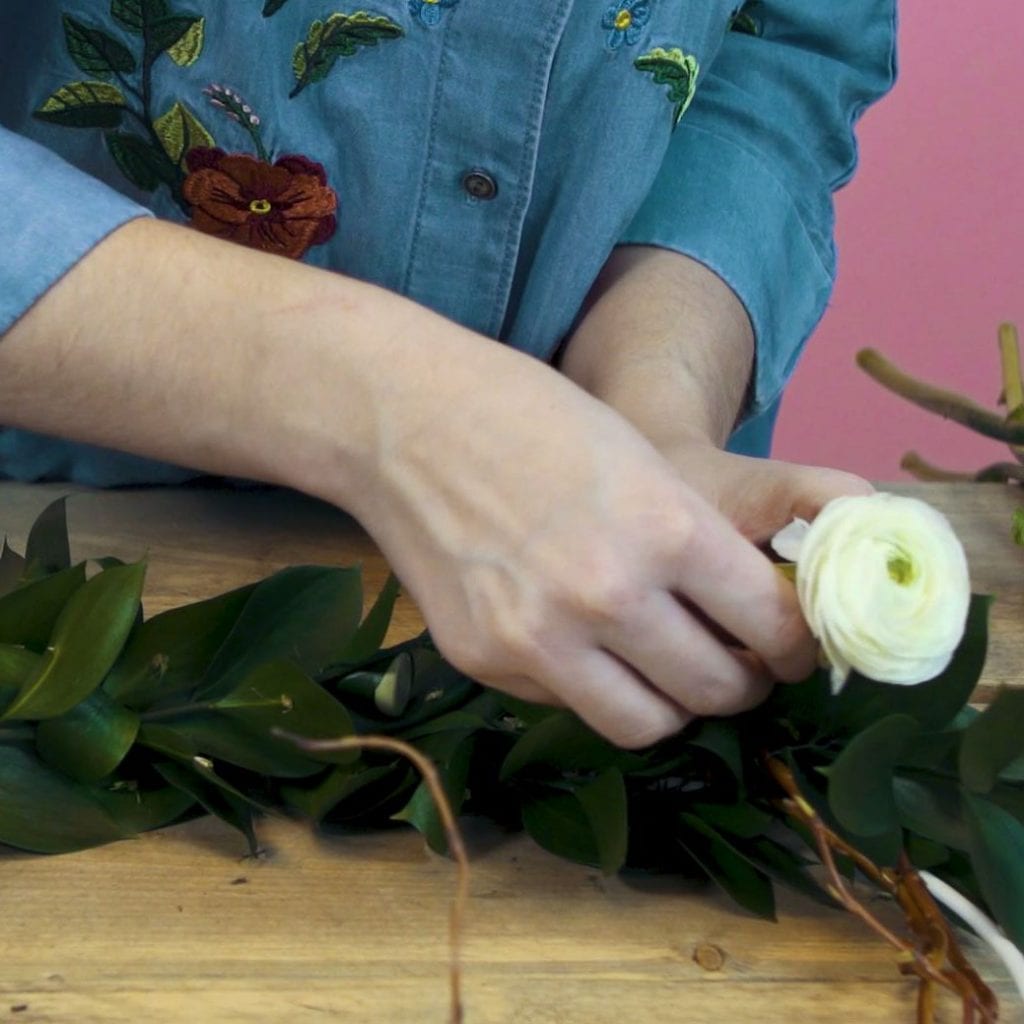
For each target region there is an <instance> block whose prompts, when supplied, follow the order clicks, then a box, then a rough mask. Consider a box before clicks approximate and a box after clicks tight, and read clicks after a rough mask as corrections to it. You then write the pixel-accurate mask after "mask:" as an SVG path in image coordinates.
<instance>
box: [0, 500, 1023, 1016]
mask: <svg viewBox="0 0 1024 1024" xmlns="http://www.w3.org/2000/svg"><path fill="white" fill-rule="evenodd" d="M886 486H887V487H890V489H898V490H900V491H903V492H907V493H915V494H923V495H925V496H927V497H928V498H929V500H931V501H932V502H933V503H934V504H935V505H937V506H938V507H939V508H941V509H942V510H943V511H945V512H946V513H947V514H948V515H949V516H950V518H951V519H952V520H953V521H954V524H955V526H956V528H957V530H958V532H959V533H960V535H961V537H962V538H963V540H964V542H965V546H966V547H967V549H968V555H969V559H970V562H971V567H972V575H973V579H974V586H975V589H976V590H984V591H987V592H990V593H994V594H996V596H997V598H998V600H997V603H996V606H995V609H994V616H993V635H992V645H991V654H990V657H989V662H988V666H987V668H986V672H985V676H984V680H983V682H984V689H985V690H986V691H991V689H992V688H993V687H995V686H997V685H1000V684H1003V683H1011V684H1017V683H1019V682H1020V679H1019V675H1020V672H1019V666H1020V664H1021V659H1022V653H1024V634H1022V630H1021V623H1022V622H1024V618H1022V615H1024V585H1022V584H1021V582H1020V579H1021V575H1022V573H1021V570H1022V569H1024V551H1020V550H1019V549H1017V548H1015V547H1014V545H1013V544H1012V542H1011V540H1010V538H1009V519H1010V514H1011V512H1012V509H1013V508H1014V507H1015V505H1016V499H1015V496H1014V495H1015V492H1014V491H1011V490H1010V489H1008V488H1003V487H1000V486H996V485H992V486H979V485H964V486H960V485H956V486H947V485H901V486H899V487H898V488H897V487H893V486H892V485H886ZM68 490H69V488H67V487H57V488H55V487H24V486H19V485H13V484H3V485H0V531H3V532H6V533H7V534H8V536H9V537H10V538H11V541H12V543H14V545H15V546H16V547H20V546H21V545H22V544H23V541H24V537H25V533H26V531H27V528H28V526H29V524H30V523H31V521H32V519H33V517H34V516H35V515H36V514H37V513H38V511H39V510H40V509H41V508H42V507H43V506H44V505H45V504H46V503H47V501H49V500H50V499H51V498H52V497H53V496H54V495H55V494H58V493H66V492H68ZM68 514H69V522H70V527H71V531H72V553H73V554H74V555H75V556H76V557H85V556H89V555H101V554H116V555H119V556H121V557H124V558H132V559H134V558H138V557H139V556H140V555H142V554H144V553H145V554H148V558H149V565H150V568H149V575H148V581H147V589H146V612H147V614H148V615H151V614H155V613H156V612H158V611H160V610H162V609H165V608H168V607H173V606H175V605H178V604H181V603H183V602H186V601H193V600H197V599H200V598H203V597H208V596H211V595H213V594H215V593H218V592H221V591H223V590H227V589H229V588H231V587H234V586H237V585H240V584H242V583H245V582H249V581H252V580H254V579H257V578H260V577H262V576H264V575H266V574H268V573H270V572H272V571H274V570H276V569H278V568H281V567H283V566H285V565H290V564H296V563H331V564H352V563H353V562H356V561H359V562H362V564H363V566H364V571H365V577H366V581H367V591H368V594H369V595H371V596H372V594H373V593H374V592H375V591H376V589H377V588H379V586H380V584H381V582H382V581H383V579H384V575H385V572H386V568H385V566H384V565H383V563H382V562H381V560H380V558H379V556H377V554H376V552H375V550H374V548H373V545H372V543H371V542H370V541H369V540H368V539H367V538H366V537H365V536H364V535H363V534H361V533H360V532H359V531H358V530H357V528H356V527H355V526H354V524H353V523H352V522H351V520H348V519H346V518H345V517H344V516H343V515H341V514H340V513H338V512H337V511H335V510H333V509H330V508H327V507H325V506H323V505H320V504H317V503H315V502H312V501H309V500H307V499H304V498H299V497H296V496H294V495H290V494H283V493H279V492H268V491H253V492H238V491H234V492H230V491H216V490H153V491H144V492H131V491H116V492H105V493H92V492H85V493H76V494H75V495H74V496H73V497H72V498H71V500H70V501H69V504H68ZM418 628H419V620H418V617H417V613H416V610H415V609H414V608H413V607H412V606H411V604H408V603H404V604H403V605H402V606H401V607H400V609H399V614H398V617H397V622H396V626H395V628H394V629H393V632H392V638H393V639H396V638H399V637H401V636H406V635H409V634H410V633H412V632H414V631H416V630H417V629H418ZM42 812H43V809H41V813H42ZM467 832H468V839H469V845H470V849H471V852H472V857H473V876H472V883H471V890H472V901H471V905H470V909H469V919H468V930H467V936H466V952H465V994H466V1024H512V1022H515V1024H623V1022H625V1021H628V1022H629V1024H661V1022H678V1024H704V1022H709V1024H710V1022H714V1024H747V1022H755V1021H756V1022H766V1021H778V1022H784V1024H797V1022H799V1024H803V1022H811V1021H814V1022H817V1021H822V1022H825V1021H829V1022H832V1021H834V1022H843V1024H845V1022H850V1024H854V1022H864V1024H875V1022H878V1024H881V1022H904V1021H906V1022H908V1024H910V1022H912V1021H913V1020H914V1002H915V1000H914V986H913V985H912V984H910V983H908V982H906V981H904V980H902V979H901V978H900V976H899V975H898V973H897V971H896V968H895V965H894V963H893V959H892V956H891V954H890V952H889V950H888V949H887V948H885V947H884V946H882V945H881V944H880V943H879V942H878V941H876V940H875V939H874V938H873V937H872V936H870V935H869V934H867V933H866V932H865V930H864V928H863V926H862V925H861V924H860V923H859V922H857V921H855V920H853V919H851V918H850V917H849V916H847V915H845V914H842V913H840V912H839V911H832V910H829V909H826V908H824V907H821V906H818V905H817V904H814V903H811V902H809V901H808V900H806V899H803V898H802V897H799V896H790V895H788V894H783V895H782V898H781V900H780V920H779V923H777V924H773V923H770V922H763V921H759V920H755V919H753V918H751V917H750V916H748V915H746V914H744V913H742V912H741V911H739V910H737V909H735V908H734V907H733V906H732V905H731V904H730V903H729V902H728V901H727V900H725V899H724V898H722V897H720V896H719V895H717V894H716V893H715V892H714V891H713V890H709V889H707V888H704V887H700V886H697V885H694V884H691V883H688V882H685V881H680V880H678V879H672V878H652V877H648V876H641V875H637V876H627V877H618V878H605V877H603V876H601V875H600V874H599V873H597V872H596V871H593V870H590V869H587V868H583V867H579V866H576V865H572V864H568V863H565V862H563V861H560V860H558V859H556V858H554V857H552V856H550V855H548V854H546V853H544V852H543V851H541V850H539V849H538V848H537V847H536V846H534V845H533V844H532V843H531V842H530V841H529V840H528V839H526V838H525V837H523V836H507V835H504V834H501V833H498V832H497V831H496V830H495V829H494V828H492V827H490V826H489V825H487V824H486V823H482V822H473V821H471V822H469V823H468V824H467ZM260 834H261V838H262V840H263V842H264V844H265V846H266V848H267V853H266V855H265V856H263V857H261V858H260V859H258V860H251V859H244V858H243V856H242V855H243V853H244V846H243V843H242V841H241V839H240V838H239V837H238V836H236V835H235V834H233V833H232V832H231V831H230V830H228V829H227V828H226V827H224V826H222V825H221V824H220V823H218V822H216V821H213V820H209V819H204V820H200V821H194V822H190V823H188V824H186V825H182V826H175V827H173V828H168V829H164V830H162V831H160V832H155V833H149V834H147V835H145V836H143V837H141V838H140V839H138V840H134V841H126V842H122V843H118V844H114V845H112V846H107V847H102V848H100V849H97V850H90V851H87V852H84V853H79V854H70V855H64V856H59V857H40V856H33V855H27V854H22V853H18V852H15V851H8V850H4V849H3V848H0V908H2V918H0V1021H7V1020H10V1021H12V1022H18V1024H28V1022H32V1024H41V1022H60V1024H72V1022H74V1024H127V1022H135V1021H156V1022H168V1024H170V1022H186V1021H188V1022H192V1021H197V1022H207V1021H208V1022H232V1024H233V1022H254V1024H255V1022H260V1024H264V1022H266V1024H271V1022H282V1024H284V1022H288V1024H291V1022H307V1021H308V1022H315V1021H327V1020H339V1021H352V1022H368V1024H400V1022H411V1024H419V1022H423V1024H445V1022H446V1021H447V981H446V968H447V946H446V927H447V913H448V905H449V901H450V898H451V893H452V887H453V871H452V866H451V864H450V863H449V862H448V861H446V860H444V859H441V858H438V857H435V856H433V855H432V854H430V853H429V852H428V851H427V850H426V849H425V848H424V845H423V843H422V842H421V841H420V839H419V838H418V836H417V835H416V834H415V833H413V832H411V831H409V830H406V829H398V828H396V829H395V830H394V831H385V832H374V833H365V832H364V833H346V834H342V833H326V834H325V833H315V832H313V831H311V830H310V829H309V828H308V827H306V826H304V825H301V824H298V823H295V822H289V821H284V820H279V819H271V820H267V821H264V822H263V823H262V825H261V829H260ZM881 911H882V912H883V913H885V912H887V908H885V907H881ZM894 920H895V919H894ZM967 946H968V948H969V949H971V950H973V951H975V952H976V956H977V963H978V964H979V965H980V966H981V967H982V970H983V973H984V974H985V975H986V977H987V978H988V979H989V980H990V981H991V982H992V983H993V984H994V986H995V988H996V989H997V991H998V992H999V993H1000V995H1001V997H1002V999H1003V1006H1004V1012H1003V1018H1002V1019H1003V1020H1005V1021H1008V1022H1011V1024H1024V1012H1022V1011H1021V1007H1020V1005H1019V1004H1018V1003H1017V1001H1016V997H1015V996H1014V995H1013V993H1012V990H1011V988H1010V986H1009V984H1008V983H1007V981H1006V979H1005V975H1004V973H1003V972H1002V970H1001V969H1000V967H999V966H998V965H997V964H995V963H994V962H993V960H992V959H991V958H990V957H989V956H987V955H986V954H985V952H984V951H981V950H978V947H977V946H976V945H975V944H974V943H973V942H972V941H971V940H970V939H968V940H967ZM941 1019H942V1020H943V1021H944V1022H950V1024H952V1022H954V1021H958V1020H959V1019H960V1017H959V1010H958V1006H957V1005H956V1004H953V1003H950V1002H946V1003H944V1004H943V1017H942V1018H941Z"/></svg>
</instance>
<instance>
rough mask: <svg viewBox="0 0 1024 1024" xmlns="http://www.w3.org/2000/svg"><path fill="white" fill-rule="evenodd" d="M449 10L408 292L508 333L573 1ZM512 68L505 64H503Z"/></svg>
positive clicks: (466, 5) (476, 1)
mask: <svg viewBox="0 0 1024 1024" xmlns="http://www.w3.org/2000/svg"><path fill="white" fill-rule="evenodd" d="M496 6H497V5H494V4H491V3H487V2H485V0H460V2H459V3H458V4H457V5H455V6H454V7H452V8H450V9H449V10H448V11H447V12H446V13H447V17H446V18H445V19H444V23H443V25H442V26H439V27H438V29H437V31H440V32H443V37H442V40H441V48H440V53H439V64H438V71H437V75H436V77H435V86H434V95H433V100H432V104H431V112H430V123H429V126H428V129H427V132H428V135H427V145H426V149H425V159H424V165H423V172H422V176H421V180H420V184H419V196H418V203H417V211H416V219H415V223H414V227H413V233H412V238H411V244H410V250H409V258H408V263H407V266H406V273H405V280H404V282H403V288H402V290H403V292H404V293H405V294H406V295H407V296H408V297H409V298H411V299H414V300H415V301H417V302H421V303H423V304H424V305H427V306H430V307H432V308H433V309H436V310H437V311H438V312H440V313H443V314H444V315H446V316H449V317H451V318H452V319H454V320H456V321H458V322H460V323H463V324H465V325H466V326H468V327H471V328H473V329H475V330H478V331H480V332H482V333H484V334H487V335H489V336H491V337H496V336H497V333H498V331H499V330H500V327H501V324H502V321H503V319H504V315H505V309H506V306H507V304H508V299H509V293H510V289H511V286H512V280H513V275H514V272H515V267H516V258H517V254H518V251H519V244H520V236H521V232H522V227H523V221H524V218H525V215H526V211H527V208H528V206H529V202H530V196H531V192H532V189H533V183H534V173H535V168H536V163H537V150H538V146H539V143H540V135H541V124H542V120H543V116H544V108H545V104H546V99H547V91H548V82H549V79H550V74H551V66H552V62H553V60H554V55H555V52H556V50H557V48H558V44H559V41H560V39H561V37H562V34H563V32H564V29H565V23H566V21H567V19H568V15H569V12H570V10H571V7H572V3H571V2H570V0H562V2H558V0H534V2H533V3H531V4H530V5H529V6H528V8H527V7H526V5H505V6H504V8H499V9H496ZM499 68H501V69H502V70H501V71H500V72H499V71H498V69H499Z"/></svg>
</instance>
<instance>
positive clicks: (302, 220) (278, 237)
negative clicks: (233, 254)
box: [182, 147, 338, 259]
mask: <svg viewBox="0 0 1024 1024" xmlns="http://www.w3.org/2000/svg"><path fill="white" fill-rule="evenodd" d="M186 161H187V164H188V169H189V175H188V177H187V178H186V179H185V182H184V184H183V185H182V194H183V195H184V197H185V199H186V200H187V202H188V203H189V206H190V208H191V217H192V220H191V224H192V227H194V228H197V229H198V230H199V231H202V232H204V233H205V234H208V235H215V236H216V237H217V238H226V239H228V240H230V241H232V242H240V243H241V244H242V245H247V246H250V247H251V248H253V249H262V250H263V251H264V252H272V253H276V254H277V255H279V256H288V257H291V258H292V259H300V258H301V257H302V256H303V255H304V254H305V253H306V251H307V250H308V249H309V248H310V247H311V246H314V245H322V244H323V243H324V242H326V241H327V240H328V239H329V238H330V237H331V236H332V235H333V234H334V231H335V228H336V227H337V221H336V219H335V211H336V210H337V205H338V200H337V196H336V195H335V193H334V189H332V188H331V187H330V186H329V185H328V184H327V174H326V172H325V171H324V169H323V167H322V166H321V165H320V164H318V163H315V162H314V161H312V160H308V159H307V158H306V157H304V156H294V155H289V156H283V157H281V158H280V159H278V160H276V161H275V162H274V163H272V164H271V163H269V162H267V161H266V160H259V159H257V158H256V157H252V156H248V155H247V154H244V153H230V154H229V153H225V152H224V151H223V150H222V149H209V148H202V147H200V148H196V149H192V150H190V151H189V153H188V155H187V157H186Z"/></svg>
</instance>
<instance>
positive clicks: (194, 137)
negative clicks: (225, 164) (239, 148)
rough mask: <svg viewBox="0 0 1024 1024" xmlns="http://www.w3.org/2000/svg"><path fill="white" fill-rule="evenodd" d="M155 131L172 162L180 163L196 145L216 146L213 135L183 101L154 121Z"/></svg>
mask: <svg viewBox="0 0 1024 1024" xmlns="http://www.w3.org/2000/svg"><path fill="white" fill-rule="evenodd" d="M153 131H155V132H156V134H157V136H158V137H159V139H160V143H161V145H162V146H163V147H164V152H165V153H166V154H167V156H168V157H169V158H170V160H171V162H172V163H175V164H177V163H180V162H181V161H182V160H183V159H184V156H185V154H186V153H187V152H188V151H189V150H190V149H195V147H196V146H214V145H215V144H216V143H215V142H214V139H213V136H212V135H211V134H210V133H209V132H208V131H207V130H206V128H205V127H204V126H203V123H202V122H201V121H200V120H199V118H197V117H196V115H195V114H193V113H192V111H191V110H189V109H188V107H186V106H185V105H184V104H183V103H175V104H174V106H173V107H171V109H170V110H168V111H167V113H166V114H164V115H163V116H162V117H158V118H157V119H156V120H155V121H154V122H153Z"/></svg>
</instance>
